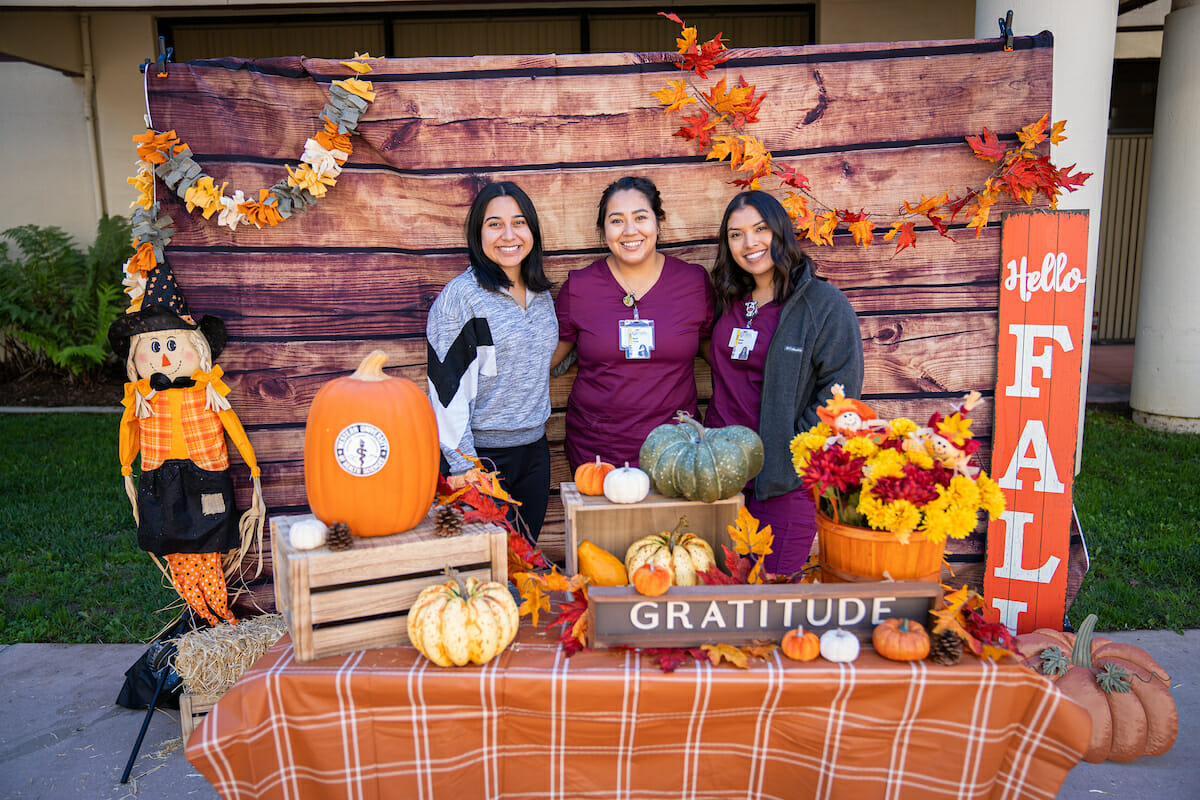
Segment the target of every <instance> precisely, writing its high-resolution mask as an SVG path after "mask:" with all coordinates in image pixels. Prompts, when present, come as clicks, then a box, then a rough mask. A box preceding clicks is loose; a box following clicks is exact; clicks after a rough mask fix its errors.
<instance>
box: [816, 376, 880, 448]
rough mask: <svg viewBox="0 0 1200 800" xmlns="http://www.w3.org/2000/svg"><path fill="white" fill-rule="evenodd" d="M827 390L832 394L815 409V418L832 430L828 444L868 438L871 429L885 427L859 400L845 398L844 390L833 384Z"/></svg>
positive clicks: (869, 408)
mask: <svg viewBox="0 0 1200 800" xmlns="http://www.w3.org/2000/svg"><path fill="white" fill-rule="evenodd" d="M829 390H830V391H831V392H832V393H833V397H830V398H829V399H828V400H826V401H825V405H823V406H821V407H820V408H818V409H817V416H818V417H820V419H821V421H822V422H824V423H825V424H826V425H828V426H829V427H831V428H833V436H831V437H829V440H828V442H829V443H833V442H835V441H836V442H840V443H843V444H844V443H845V442H846V440H847V439H849V438H852V437H855V436H869V435H871V434H872V433H873V432H874V431H873V430H872V429H873V428H877V427H881V426H885V425H886V424H887V423H886V422H883V421H881V420H879V419H876V415H875V411H874V410H873V409H872V408H871V407H870V406H869V405H867V404H866V403H864V402H862V401H861V400H856V399H855V398H853V397H846V388H845V387H844V386H842V384H840V383H835V384H833V385H832V386H831V387H829Z"/></svg>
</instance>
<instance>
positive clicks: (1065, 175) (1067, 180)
mask: <svg viewBox="0 0 1200 800" xmlns="http://www.w3.org/2000/svg"><path fill="white" fill-rule="evenodd" d="M1073 169H1075V165H1074V164H1072V165H1071V166H1069V167H1063V168H1062V169H1060V170H1058V174H1057V175H1055V178H1054V182H1055V183H1056V184H1057V185H1059V186H1061V187H1062V188H1064V189H1066V190H1067V191H1068V192H1073V191H1075V190H1076V189H1078V188H1079V187H1080V186H1083V184H1084V181H1086V180H1087V179H1088V178H1090V177H1092V173H1090V172H1076V173H1075V174H1074V175H1071V174H1070V172H1071V170H1073Z"/></svg>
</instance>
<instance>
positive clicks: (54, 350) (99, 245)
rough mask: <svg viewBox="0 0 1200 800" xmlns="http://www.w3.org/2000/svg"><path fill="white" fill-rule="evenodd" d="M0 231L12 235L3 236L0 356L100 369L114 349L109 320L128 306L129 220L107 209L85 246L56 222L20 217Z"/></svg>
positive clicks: (79, 371) (81, 370)
mask: <svg viewBox="0 0 1200 800" xmlns="http://www.w3.org/2000/svg"><path fill="white" fill-rule="evenodd" d="M0 235H2V236H3V237H4V239H7V240H9V241H0V354H2V356H0V360H2V361H4V362H7V363H8V365H9V366H12V365H13V364H17V365H21V364H22V363H24V364H25V365H26V366H35V365H37V364H38V363H39V362H42V361H45V360H49V361H50V362H52V363H53V364H54V365H55V366H57V367H60V368H63V369H67V370H70V371H71V373H72V374H74V375H76V376H82V375H86V374H94V373H95V372H97V371H98V370H99V369H100V368H101V367H102V366H103V365H104V362H105V359H106V358H107V357H108V354H109V353H110V352H111V350H110V348H109V346H108V326H109V325H111V324H112V322H113V320H115V319H116V318H117V317H118V316H120V314H121V312H122V310H123V308H124V297H123V295H122V288H121V265H122V264H124V263H125V261H126V260H127V259H128V258H129V257H130V256H131V255H133V247H132V245H131V244H130V240H131V238H132V234H131V231H130V223H129V220H128V219H126V218H125V217H113V216H104V217H101V219H100V222H99V223H98V225H97V230H96V240H95V242H93V243H92V246H91V247H89V248H88V250H87V252H86V253H84V252H81V251H80V250H79V249H78V248H77V247H76V246H75V243H74V242H73V241H72V239H71V237H70V236H69V235H68V234H67V233H66V232H64V231H63V230H62V229H61V228H58V227H54V226H50V227H42V226H39V225H21V226H19V227H16V228H9V229H8V230H6V231H4V233H3V234H0ZM9 242H12V243H13V244H15V245H16V248H15V252H10V249H9Z"/></svg>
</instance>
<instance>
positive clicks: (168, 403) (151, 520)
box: [108, 263, 265, 625]
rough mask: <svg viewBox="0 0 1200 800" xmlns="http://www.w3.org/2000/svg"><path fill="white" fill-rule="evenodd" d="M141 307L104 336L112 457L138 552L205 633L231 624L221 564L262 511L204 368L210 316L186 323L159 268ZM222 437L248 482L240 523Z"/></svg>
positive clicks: (235, 433) (215, 326) (218, 345)
mask: <svg viewBox="0 0 1200 800" xmlns="http://www.w3.org/2000/svg"><path fill="white" fill-rule="evenodd" d="M141 300H142V302H141V304H140V306H139V307H137V308H136V310H131V311H129V312H127V313H126V314H124V315H123V316H121V317H120V318H118V319H117V320H116V321H115V322H114V323H113V324H112V326H111V327H110V328H109V331H108V338H109V341H110V342H111V343H112V346H113V351H114V352H115V353H116V354H117V355H118V356H120V357H122V358H124V359H125V369H126V373H127V374H128V376H129V382H128V383H126V384H125V397H124V399H123V400H122V401H121V402H122V405H124V406H125V412H124V414H123V415H122V417H121V431H120V448H119V451H120V459H121V474H122V475H123V476H124V478H125V493H126V494H127V495H128V496H129V501H130V504H131V505H132V507H133V519H134V522H136V523H137V528H138V546H139V547H141V548H142V549H143V550H145V551H147V552H148V553H151V554H152V555H154V556H161V557H163V559H164V560H166V562H167V566H168V568H169V570H170V576H171V581H172V583H173V584H174V586H175V590H176V591H177V592H179V595H180V596H181V597H182V598H183V599H184V600H185V601H186V602H187V604H188V605H189V606H191V608H192V609H193V610H194V611H195V612H196V613H197V614H199V615H200V616H201V617H203V618H204V619H206V620H208V622H209V623H210V624H211V625H216V624H218V619H217V617H218V616H219V617H221V618H222V619H225V620H227V621H229V622H231V623H234V624H236V622H237V620H236V619H234V617H233V614H232V613H231V612H230V610H229V603H228V589H227V587H226V583H225V572H224V570H223V567H222V555H223V554H225V553H227V552H229V551H231V550H237V551H238V557H237V559H236V560H237V561H239V562H240V560H241V558H240V557H241V556H242V555H244V554H245V552H246V550H247V549H248V548H249V546H250V544H251V543H252V541H254V539H255V538H258V540H259V541H260V542H261V537H262V527H263V521H264V519H265V504H264V503H263V499H262V489H261V486H260V483H259V474H260V473H259V468H258V463H257V460H256V459H255V456H254V448H252V447H251V446H250V441H249V440H248V439H247V438H246V432H245V430H244V429H243V428H242V424H241V421H240V420H238V417H237V414H235V413H234V411H233V409H232V408H231V407H230V405H229V401H228V400H227V399H226V398H225V396H226V395H227V394H229V387H228V386H226V385H225V383H224V382H223V381H222V380H221V376H222V374H223V373H222V370H221V368H220V367H219V366H217V365H215V364H214V363H213V360H214V359H215V358H216V357H217V356H218V355H219V354H220V352H221V350H222V348H223V347H224V345H225V324H224V322H222V321H221V320H220V319H218V318H216V317H211V316H205V317H202V318H201V319H200V322H199V323H197V322H196V321H195V320H193V319H192V317H191V316H190V315H189V314H188V310H187V305H186V303H185V302H184V299H183V296H182V295H181V294H180V292H179V287H178V285H177V284H176V282H175V278H174V276H173V275H172V273H171V270H170V267H169V266H168V265H167V264H165V263H164V264H160V265H158V266H157V267H156V268H155V269H154V271H153V272H152V273H151V274H150V277H149V280H148V282H147V285H146V290H145V295H144V296H143V297H142V298H141ZM225 434H228V435H229V438H230V439H231V440H232V441H233V443H234V445H235V446H236V447H237V449H238V452H239V453H241V454H242V458H243V459H245V461H246V464H247V465H249V467H250V476H251V479H252V480H253V482H254V500H253V503H252V504H251V507H250V509H249V510H248V511H247V512H246V513H245V514H244V515H243V516H242V518H241V521H240V523H239V522H238V521H237V519H236V514H237V511H236V509H235V507H234V494H233V481H232V479H231V478H230V477H229V473H228V469H229V453H228V451H227V450H226V446H225ZM139 451H140V452H141V455H142V464H141V479H140V481H139V482H138V486H137V488H136V489H135V488H134V481H133V474H132V473H133V461H134V459H135V458H136V457H137V455H138V452H139ZM234 566H236V564H235V565H234Z"/></svg>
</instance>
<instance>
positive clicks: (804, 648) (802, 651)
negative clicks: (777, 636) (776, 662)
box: [779, 628, 821, 661]
mask: <svg viewBox="0 0 1200 800" xmlns="http://www.w3.org/2000/svg"><path fill="white" fill-rule="evenodd" d="M779 647H780V649H782V650H783V654H784V655H785V656H787V657H788V658H790V659H792V660H793V661H812V660H813V659H815V658H816V657H817V656H819V655H821V639H820V637H818V636H817V635H816V634H815V633H813V632H812V631H806V630H804V629H803V628H796V629H795V630H790V631H788V632H787V633H785V634H784V635H783V641H782V642H781V643H780V645H779Z"/></svg>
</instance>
